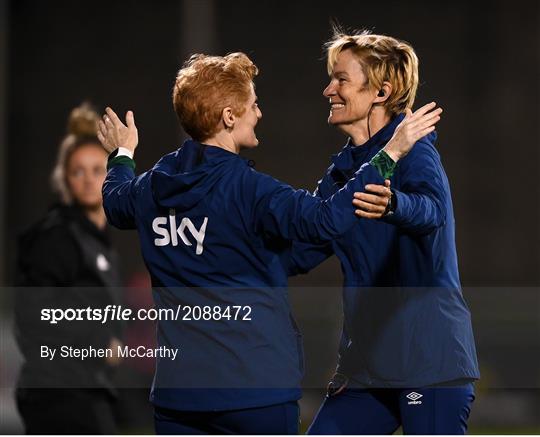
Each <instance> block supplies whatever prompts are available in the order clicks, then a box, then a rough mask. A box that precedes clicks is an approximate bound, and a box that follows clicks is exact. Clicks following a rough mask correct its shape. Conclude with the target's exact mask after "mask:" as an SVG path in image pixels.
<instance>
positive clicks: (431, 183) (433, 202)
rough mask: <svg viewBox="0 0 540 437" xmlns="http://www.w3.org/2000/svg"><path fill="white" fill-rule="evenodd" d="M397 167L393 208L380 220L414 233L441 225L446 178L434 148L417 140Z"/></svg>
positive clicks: (444, 215) (420, 232)
mask: <svg viewBox="0 0 540 437" xmlns="http://www.w3.org/2000/svg"><path fill="white" fill-rule="evenodd" d="M400 168H401V170H400V178H401V186H400V190H393V192H394V195H395V196H396V209H395V211H394V213H393V214H391V215H388V216H386V217H383V218H382V219H381V220H383V221H384V222H386V223H390V224H393V225H396V226H398V227H400V228H402V229H404V230H406V231H407V232H411V233H413V234H418V235H424V234H428V233H430V232H432V231H433V230H435V229H437V228H438V227H440V226H443V225H444V224H445V221H446V208H445V201H446V196H448V195H449V192H448V180H447V178H446V175H445V173H444V170H443V167H442V164H441V161H440V157H439V155H438V153H437V152H436V150H435V149H434V148H433V147H432V146H430V145H427V144H425V143H417V144H416V145H415V147H414V148H413V149H412V151H411V153H410V154H409V155H408V156H407V157H406V158H405V159H404V160H403V161H402V162H401V163H400Z"/></svg>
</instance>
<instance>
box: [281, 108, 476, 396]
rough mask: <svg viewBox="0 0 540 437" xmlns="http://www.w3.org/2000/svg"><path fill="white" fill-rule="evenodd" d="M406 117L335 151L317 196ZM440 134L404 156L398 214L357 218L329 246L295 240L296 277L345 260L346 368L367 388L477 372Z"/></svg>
mask: <svg viewBox="0 0 540 437" xmlns="http://www.w3.org/2000/svg"><path fill="white" fill-rule="evenodd" d="M402 119H403V115H400V116H397V117H395V118H394V119H393V120H392V121H391V122H390V123H389V124H388V125H386V126H385V127H384V128H383V129H381V130H380V131H378V132H377V133H376V134H375V135H374V136H373V137H372V138H371V139H370V140H369V141H367V142H366V143H365V144H364V145H362V146H360V147H355V146H354V145H353V144H351V142H349V143H348V144H347V145H346V146H345V147H344V148H343V150H342V151H341V152H340V153H339V154H337V155H335V156H333V158H332V161H333V163H332V165H331V166H330V167H329V169H328V170H327V172H326V174H325V175H324V177H323V178H322V179H321V180H320V181H319V184H318V187H317V191H316V194H317V195H318V196H320V197H321V198H322V199H328V198H331V197H332V196H333V195H334V193H335V192H337V191H338V190H339V189H340V188H341V187H343V185H344V184H345V183H346V181H347V180H348V179H349V177H350V176H351V175H353V174H354V172H355V171H356V169H358V168H361V166H362V165H365V163H366V162H369V160H370V159H371V158H372V157H373V156H374V155H375V154H376V153H377V152H378V151H379V150H380V149H381V148H382V147H383V146H384V145H385V144H386V143H387V142H388V141H389V140H390V138H391V137H392V135H393V133H394V130H395V128H396V127H397V125H398V124H399V123H400V122H401V120H402ZM435 139H436V134H435V133H432V134H430V135H428V136H426V137H424V138H422V139H420V140H419V141H418V142H417V143H416V144H415V146H414V148H413V149H412V150H411V152H410V153H409V154H408V155H407V156H406V157H405V158H403V159H402V160H400V161H399V163H398V167H397V168H396V170H395V171H394V175H393V176H392V177H391V178H390V180H391V184H392V185H391V186H392V188H393V190H394V193H395V196H396V198H397V207H396V210H395V213H394V214H393V215H389V216H386V217H384V218H383V219H380V220H368V219H359V220H358V223H357V224H356V225H355V226H354V227H352V228H351V229H350V230H349V231H347V232H346V233H345V234H344V235H343V236H341V237H340V238H338V239H337V240H335V241H333V242H331V243H329V244H326V245H321V246H314V245H309V244H304V243H294V245H293V250H292V252H291V257H290V266H289V268H290V273H291V274H294V273H302V272H306V271H308V270H310V269H311V268H313V267H315V266H316V265H317V264H319V263H320V262H322V261H323V260H324V259H326V258H327V257H329V256H330V255H332V254H334V253H335V254H336V256H337V257H338V258H339V260H340V262H341V267H342V270H343V274H344V289H343V311H344V323H343V332H342V338H341V345H340V349H339V362H338V371H339V372H342V373H344V374H346V375H348V376H349V377H351V378H352V383H353V384H354V382H356V383H357V384H358V385H359V386H361V387H368V388H369V387H374V388H375V387H379V388H381V387H392V388H400V387H424V386H430V385H433V384H439V383H444V382H449V381H455V380H472V379H477V378H478V377H479V371H478V363H477V358H476V350H475V344H474V338H473V333H472V327H471V317H470V313H469V310H468V308H467V305H466V303H465V301H464V299H463V296H462V292H461V285H460V280H459V273H458V263H457V254H456V244H455V235H454V234H455V223H454V214H453V208H452V198H451V194H450V186H449V183H448V179H447V177H446V174H445V172H444V169H443V167H442V164H441V160H440V156H439V154H438V152H437V151H436V149H435V147H434V146H433V142H434V141H435ZM375 182H376V183H381V182H382V179H381V180H378V181H375ZM353 384H351V385H353Z"/></svg>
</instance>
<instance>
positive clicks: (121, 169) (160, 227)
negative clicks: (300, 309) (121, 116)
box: [103, 141, 378, 410]
mask: <svg viewBox="0 0 540 437" xmlns="http://www.w3.org/2000/svg"><path fill="white" fill-rule="evenodd" d="M117 159H118V158H117ZM115 162H118V163H117V164H115ZM110 165H111V168H110V170H109V172H108V175H107V178H106V180H105V184H104V187H103V197H104V207H105V211H106V214H107V217H108V220H109V223H111V224H112V225H114V226H117V227H119V228H134V227H136V228H137V230H138V232H139V237H140V243H141V249H142V254H143V257H144V260H145V262H146V265H147V267H148V270H149V272H150V275H151V278H152V285H153V287H154V300H155V304H156V307H157V308H158V309H172V310H176V309H177V308H178V305H182V307H186V306H187V307H191V308H193V307H196V306H199V307H204V306H210V307H212V308H213V307H214V306H216V305H217V306H219V307H220V308H222V309H223V308H226V307H233V306H235V305H237V306H238V305H239V306H241V307H242V308H244V307H250V308H251V310H250V311H251V313H250V318H251V320H249V321H246V320H233V319H229V320H224V319H222V320H218V321H216V320H206V321H194V320H191V321H186V320H176V321H164V320H160V321H158V344H159V345H160V346H167V347H172V348H175V347H180V348H181V351H180V354H181V357H180V358H179V359H177V360H175V361H173V360H171V359H167V358H165V359H162V358H160V359H158V360H157V365H156V375H155V379H154V386H153V391H152V395H151V400H152V401H153V402H154V403H155V404H156V405H159V406H161V407H165V408H172V409H177V410H227V409H237V408H249V407H257V406H264V405H271V404H276V403H280V402H285V401H290V400H296V399H298V398H299V397H300V389H299V387H300V380H301V378H302V374H303V363H302V361H303V353H302V343H301V339H300V333H299V332H298V329H297V328H296V324H295V322H294V319H293V317H292V315H291V309H290V306H289V301H288V296H287V289H286V286H287V271H286V266H285V265H284V264H283V259H282V256H283V254H284V253H285V251H286V249H287V248H289V247H290V240H291V239H299V240H303V241H310V242H324V241H328V240H330V239H332V238H335V237H336V236H338V235H340V234H342V233H343V232H345V231H346V230H347V229H349V228H350V227H351V226H353V225H354V224H355V223H356V220H357V219H356V217H355V216H354V208H353V205H352V197H353V192H354V191H361V190H362V189H363V187H364V185H365V184H366V182H367V181H368V180H370V179H372V178H374V177H375V176H374V175H375V174H378V173H377V170H376V169H375V168H374V167H373V166H371V165H366V166H365V167H364V168H363V169H362V170H360V171H359V172H357V173H356V175H351V176H352V177H354V176H356V177H354V178H353V179H352V180H351V182H350V183H349V184H348V185H347V186H346V187H345V188H344V189H343V190H341V191H340V192H339V193H337V194H336V196H334V197H333V198H332V199H331V200H329V201H327V202H322V201H321V199H318V198H316V197H314V196H312V195H310V194H309V193H308V192H307V191H304V190H294V189H292V188H291V187H290V186H288V185H286V184H283V183H281V182H279V181H277V180H275V179H273V178H272V177H270V176H267V175H264V174H262V173H259V172H257V171H255V170H254V169H253V168H251V167H250V166H249V165H248V162H247V161H246V160H244V159H243V158H241V157H239V156H238V155H236V154H233V153H230V152H227V151H225V150H223V149H221V148H218V147H213V146H204V145H201V144H199V143H197V142H195V141H186V142H185V143H184V145H183V146H182V147H181V148H180V149H179V150H177V151H175V152H173V153H171V154H168V155H166V156H164V157H163V158H162V159H161V160H160V161H159V162H158V163H157V164H156V166H155V167H154V168H153V169H152V170H150V171H148V172H146V173H143V174H142V175H140V176H138V177H135V174H134V172H133V170H132V168H131V167H130V166H129V165H125V164H121V163H120V162H119V161H115V160H112V161H111V164H110ZM187 287H191V288H187ZM193 287H198V288H193ZM180 314H184V313H183V312H180ZM242 314H245V313H244V312H242ZM204 388H208V389H209V390H201V389H204ZM212 388H213V390H212ZM255 388H258V389H259V390H257V389H255ZM244 389H245V390H244Z"/></svg>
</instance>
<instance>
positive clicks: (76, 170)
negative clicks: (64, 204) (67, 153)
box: [66, 144, 107, 209]
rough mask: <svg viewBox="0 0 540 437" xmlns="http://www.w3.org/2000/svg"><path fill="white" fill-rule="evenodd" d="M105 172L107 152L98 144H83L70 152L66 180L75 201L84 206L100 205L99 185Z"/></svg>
mask: <svg viewBox="0 0 540 437" xmlns="http://www.w3.org/2000/svg"><path fill="white" fill-rule="evenodd" d="M106 173H107V152H105V150H104V149H103V148H102V147H101V146H100V145H98V144H87V145H86V144H85V145H82V146H80V147H78V148H77V150H75V152H73V153H72V155H71V157H70V158H69V161H68V163H67V168H66V181H67V186H68V189H69V191H70V192H71V195H72V196H73V199H74V200H75V202H77V203H78V204H79V205H81V206H82V207H84V208H88V209H94V208H98V207H101V205H102V198H101V187H102V185H103V181H104V180H105V175H106Z"/></svg>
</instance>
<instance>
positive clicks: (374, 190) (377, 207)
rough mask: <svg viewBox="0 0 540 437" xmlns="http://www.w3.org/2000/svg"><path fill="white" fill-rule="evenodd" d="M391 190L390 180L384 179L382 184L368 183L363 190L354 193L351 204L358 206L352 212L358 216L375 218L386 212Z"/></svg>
mask: <svg viewBox="0 0 540 437" xmlns="http://www.w3.org/2000/svg"><path fill="white" fill-rule="evenodd" d="M391 196H392V192H391V191H390V181H389V180H388V179H386V180H385V181H384V185H375V184H368V185H366V191H365V192H357V193H354V199H353V205H354V206H355V207H356V208H358V209H357V210H355V211H354V213H355V214H356V215H357V216H358V217H363V218H368V219H377V218H381V217H382V216H383V215H384V213H385V212H386V208H387V207H388V202H389V201H390V197H391Z"/></svg>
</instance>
